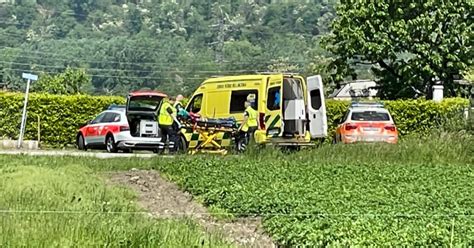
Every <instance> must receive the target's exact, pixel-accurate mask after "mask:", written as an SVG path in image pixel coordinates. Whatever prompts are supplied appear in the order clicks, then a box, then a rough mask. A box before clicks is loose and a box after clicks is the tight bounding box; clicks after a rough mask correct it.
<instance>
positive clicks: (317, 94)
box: [310, 89, 322, 110]
mask: <svg viewBox="0 0 474 248" xmlns="http://www.w3.org/2000/svg"><path fill="white" fill-rule="evenodd" d="M310 94H311V107H313V109H315V110H318V109H320V108H321V106H322V102H321V91H320V90H319V89H317V90H312V91H311V93H310Z"/></svg>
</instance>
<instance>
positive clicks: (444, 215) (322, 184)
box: [0, 133, 474, 247]
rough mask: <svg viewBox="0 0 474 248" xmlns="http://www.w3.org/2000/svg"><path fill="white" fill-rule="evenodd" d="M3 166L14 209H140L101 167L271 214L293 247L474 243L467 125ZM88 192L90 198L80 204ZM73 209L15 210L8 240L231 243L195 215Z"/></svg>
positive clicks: (19, 160) (226, 209)
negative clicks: (302, 147) (345, 141)
mask: <svg viewBox="0 0 474 248" xmlns="http://www.w3.org/2000/svg"><path fill="white" fill-rule="evenodd" d="M25 165H28V166H25ZM0 166H2V172H1V177H2V178H1V180H0V182H2V183H3V185H2V187H1V190H0V206H2V207H1V208H2V209H5V208H7V209H22V208H28V209H46V208H53V209H69V210H76V209H80V210H89V211H102V210H103V209H104V208H105V211H109V210H110V211H128V210H129V209H135V207H134V204H131V203H130V199H133V195H131V194H130V192H128V191H127V190H124V189H117V188H115V189H108V188H106V187H105V184H104V183H103V182H102V181H101V180H99V178H98V177H97V174H98V173H101V172H103V171H115V170H127V169H130V168H142V169H157V170H159V171H161V172H162V173H164V174H165V175H166V176H167V177H168V178H169V179H170V180H172V181H175V182H177V183H178V184H179V185H180V186H181V187H183V188H184V189H186V190H188V191H190V192H191V193H192V194H194V195H195V196H197V198H198V199H199V200H200V201H202V202H203V203H205V204H206V205H208V206H210V207H212V209H213V210H214V211H215V212H217V213H223V214H227V215H230V216H262V217H263V224H264V227H265V229H266V231H267V232H268V233H269V234H271V235H272V237H273V238H274V239H275V240H276V241H278V242H279V243H280V244H282V245H286V246H296V245H299V246H304V245H306V246H325V245H335V246H341V245H344V246H346V245H349V246H367V245H391V246H413V245H421V246H464V247H465V246H472V245H474V192H473V190H472V189H473V188H474V139H473V137H472V136H469V135H467V134H464V133H456V134H440V135H435V136H432V137H426V138H412V139H405V140H403V141H402V142H401V143H400V144H399V145H395V146H393V145H363V144H361V145H348V146H344V145H336V146H332V145H328V146H323V147H321V148H319V149H316V150H311V151H301V152H298V153H293V154H284V153H281V152H278V151H275V150H274V149H273V150H262V151H260V152H252V153H249V154H247V156H240V157H235V156H229V157H215V156H192V157H190V156H182V157H179V158H177V159H164V158H157V159H151V160H140V159H120V160H107V161H103V160H96V159H87V160H83V161H81V160H78V159H77V158H45V157H39V158H36V157H19V156H16V157H12V156H0ZM43 175H47V176H43ZM75 175H80V176H75ZM57 181H59V182H57ZM106 189H107V190H106ZM77 192H82V193H77ZM79 195H81V196H82V197H81V198H82V199H83V200H82V201H81V203H77V200H73V196H76V198H75V199H77V196H79ZM86 199H87V200H86ZM107 202H109V204H106V203H107ZM5 216H9V217H8V218H6V217H5ZM66 216H68V217H64V216H63V217H58V216H49V215H26V214H18V215H16V214H9V215H5V214H3V218H2V220H3V222H2V225H1V227H0V232H2V233H8V235H7V236H3V239H4V240H3V243H5V242H18V241H16V240H18V239H21V237H27V236H32V237H36V239H37V240H38V241H37V242H39V244H48V243H50V242H53V243H54V242H56V243H58V242H63V241H64V242H69V240H71V239H72V240H74V241H78V242H79V243H80V242H82V243H83V244H87V243H86V242H96V244H98V243H101V242H109V243H113V244H123V243H121V242H124V240H126V241H125V242H130V243H127V244H138V243H141V242H144V243H145V244H146V242H149V243H148V244H150V245H153V244H156V243H153V242H158V240H160V241H161V239H160V237H163V236H165V237H168V241H169V242H171V244H178V243H180V242H181V244H196V243H199V242H200V240H202V239H206V243H207V244H209V243H211V242H212V243H214V244H216V246H218V245H225V244H224V243H222V242H221V241H220V239H219V237H217V238H216V237H215V236H211V237H209V236H206V237H203V234H202V232H200V230H199V228H197V227H196V226H195V225H194V224H192V223H190V222H173V221H167V222H166V221H165V222H163V221H150V220H147V219H144V218H143V217H139V216H133V217H132V216H122V215H118V216H115V215H114V216H113V217H111V216H110V215H101V214H98V215H92V216H91V215H66ZM16 223H18V224H16ZM50 223H51V224H50ZM91 223H93V224H91ZM164 230H168V231H164ZM57 232H59V233H60V234H56V233H57ZM170 233H171V234H170ZM184 234H186V235H184ZM153 235H154V236H153ZM183 236H184V237H186V238H182V237H183ZM15 237H16V238H15ZM151 237H155V238H151ZM61 238H63V239H61ZM180 238H182V239H180ZM163 242H165V241H163ZM7 244H9V243H7ZM10 244H11V243H10ZM13 244H16V243H13ZM20 244H21V243H20ZM213 247H214V246H213Z"/></svg>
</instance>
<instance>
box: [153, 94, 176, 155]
mask: <svg viewBox="0 0 474 248" xmlns="http://www.w3.org/2000/svg"><path fill="white" fill-rule="evenodd" d="M174 103H175V99H173V98H170V99H169V100H168V101H164V102H163V103H162V105H161V108H160V113H159V118H158V122H159V123H158V124H159V125H160V129H161V133H162V142H163V143H166V141H168V144H169V145H168V147H169V151H170V153H175V152H176V151H177V149H178V145H179V144H178V143H179V135H178V130H179V128H180V124H179V123H177V120H176V108H174V107H173V104H174Z"/></svg>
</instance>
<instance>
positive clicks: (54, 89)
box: [32, 68, 92, 94]
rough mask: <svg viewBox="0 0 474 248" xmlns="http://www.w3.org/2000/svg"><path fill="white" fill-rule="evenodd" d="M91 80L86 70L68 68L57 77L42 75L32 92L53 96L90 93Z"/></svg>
mask: <svg viewBox="0 0 474 248" xmlns="http://www.w3.org/2000/svg"><path fill="white" fill-rule="evenodd" d="M91 88H92V84H91V79H90V77H89V76H88V75H87V74H86V72H85V71H84V70H74V69H70V68H67V69H66V70H65V71H64V72H63V73H59V74H56V75H50V74H42V75H41V76H40V77H39V80H38V82H37V83H35V84H33V87H32V91H35V92H47V93H51V94H78V93H90V90H91Z"/></svg>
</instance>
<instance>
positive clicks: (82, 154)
mask: <svg viewBox="0 0 474 248" xmlns="http://www.w3.org/2000/svg"><path fill="white" fill-rule="evenodd" d="M0 155H27V156H53V157H62V156H74V157H93V158H100V159H109V158H154V157H157V156H159V157H160V158H166V157H168V158H172V157H173V156H170V155H156V154H154V153H106V152H81V151H74V150H0Z"/></svg>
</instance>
